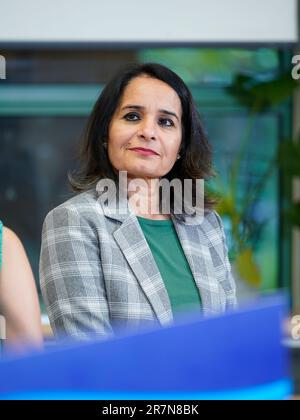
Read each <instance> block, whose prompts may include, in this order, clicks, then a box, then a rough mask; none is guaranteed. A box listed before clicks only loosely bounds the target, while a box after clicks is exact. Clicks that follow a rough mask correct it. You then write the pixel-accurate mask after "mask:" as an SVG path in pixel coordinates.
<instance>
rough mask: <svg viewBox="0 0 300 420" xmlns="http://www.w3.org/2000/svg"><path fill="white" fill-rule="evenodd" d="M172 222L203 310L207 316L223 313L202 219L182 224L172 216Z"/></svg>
mask: <svg viewBox="0 0 300 420" xmlns="http://www.w3.org/2000/svg"><path fill="white" fill-rule="evenodd" d="M172 220H173V223H174V226H175V229H176V232H177V235H178V238H179V240H180V243H181V246H182V249H183V251H184V253H185V256H186V258H187V261H188V263H189V265H190V268H191V271H192V273H193V276H194V279H195V282H196V285H197V287H198V289H199V292H200V296H201V302H202V310H203V313H204V314H205V315H211V314H217V313H220V312H222V309H223V308H222V302H221V298H220V288H219V284H218V280H217V278H216V273H215V269H214V266H213V262H212V257H211V253H210V250H209V246H208V242H207V237H206V235H205V228H204V226H203V225H204V223H205V221H203V220H202V218H201V219H200V218H198V219H197V218H195V220H194V222H191V219H189V221H188V222H187V223H185V222H180V221H178V220H177V218H176V217H174V216H173V215H172Z"/></svg>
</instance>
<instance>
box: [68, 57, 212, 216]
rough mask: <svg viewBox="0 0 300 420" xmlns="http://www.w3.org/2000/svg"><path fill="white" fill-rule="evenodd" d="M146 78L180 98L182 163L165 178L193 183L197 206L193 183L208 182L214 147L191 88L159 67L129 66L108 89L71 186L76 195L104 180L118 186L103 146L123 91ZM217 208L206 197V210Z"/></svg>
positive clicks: (86, 136)
mask: <svg viewBox="0 0 300 420" xmlns="http://www.w3.org/2000/svg"><path fill="white" fill-rule="evenodd" d="M144 75H146V76H149V77H151V78H154V79H158V80H161V81H162V82H164V83H166V84H167V85H169V86H170V87H171V88H172V89H174V90H175V92H176V93H177V95H178V96H179V98H180V102H181V107H182V120H181V123H182V142H181V148H180V155H181V159H179V160H177V161H176V162H175V164H174V166H173V168H172V169H171V171H170V172H169V173H168V174H166V175H165V176H164V177H163V178H165V179H168V180H169V181H170V182H171V181H172V180H173V179H176V178H177V179H180V180H181V181H182V183H183V181H184V179H191V180H192V183H193V194H192V195H193V205H194V203H195V201H196V196H195V194H196V186H195V182H194V181H195V180H197V179H204V180H208V179H209V178H210V177H211V176H212V175H213V170H212V151H211V147H210V144H209V142H208V140H207V137H206V134H205V132H204V129H203V126H202V123H201V119H200V116H199V114H198V111H197V109H196V105H195V103H194V100H193V97H192V95H191V92H190V91H189V89H188V87H187V86H186V84H185V83H184V81H183V80H182V79H181V78H180V77H179V76H178V75H177V74H176V73H174V72H173V71H172V70H170V69H169V68H167V67H165V66H163V65H161V64H157V63H144V64H134V65H129V66H126V67H125V68H123V69H122V70H121V71H119V72H118V73H117V74H116V75H115V77H113V79H112V80H111V81H110V82H109V83H108V84H107V85H106V86H105V88H104V89H103V91H102V92H101V94H100V96H99V98H98V100H97V102H96V103H95V105H94V108H93V110H92V113H91V115H90V117H89V119H88V122H87V126H86V130H85V134H84V137H83V141H82V145H81V150H80V160H81V168H80V169H79V171H78V172H77V173H74V174H72V175H69V182H70V184H71V187H72V189H73V191H75V192H83V191H86V190H88V189H91V188H93V187H95V185H96V184H97V182H98V181H99V180H100V179H103V178H109V179H112V180H113V181H115V183H116V185H118V174H117V173H116V171H115V170H114V168H113V167H112V165H111V163H110V160H109V158H108V154H107V150H106V148H105V147H104V146H103V143H104V142H107V139H108V130H109V126H110V122H111V120H112V117H113V115H114V113H115V111H116V109H117V107H118V105H119V102H120V100H121V97H122V94H123V92H124V89H125V88H126V86H127V85H128V84H129V82H130V81H131V80H132V79H134V78H136V77H138V76H144ZM170 197H171V203H170V204H171V205H170V207H171V211H172V210H174V197H173V196H172V192H171V196H170ZM172 200H173V201H172ZM214 204H215V200H214V199H213V198H212V197H209V196H208V195H207V194H205V196H204V207H205V209H206V210H209V209H211V208H212V207H213V205H214ZM183 208H184V206H183Z"/></svg>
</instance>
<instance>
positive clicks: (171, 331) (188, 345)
mask: <svg viewBox="0 0 300 420" xmlns="http://www.w3.org/2000/svg"><path fill="white" fill-rule="evenodd" d="M285 312H286V304H285V299H284V298H281V297H279V296H273V297H269V298H264V299H261V300H260V301H259V302H258V303H256V304H255V305H252V306H249V307H246V308H243V309H239V310H238V311H236V312H233V313H227V314H226V315H224V316H218V317H213V318H210V319H203V318H199V317H196V318H191V317H188V318H186V319H185V320H182V321H181V322H178V323H177V324H176V325H173V326H170V327H167V328H163V329H157V330H153V331H147V332H145V333H143V334H139V335H128V336H123V337H119V338H117V339H113V340H107V341H103V342H94V343H84V344H83V343H80V344H72V345H69V346H68V347H65V348H57V349H52V350H48V351H46V352H42V353H40V354H35V355H32V356H28V357H23V358H19V359H17V358H15V359H11V360H6V361H5V360H4V361H2V362H1V363H0V398H1V396H2V398H5V396H7V397H8V396H9V395H10V396H13V395H14V396H16V395H19V398H21V396H22V395H23V396H26V395H27V398H28V399H30V398H31V397H30V396H34V395H35V396H36V397H35V398H34V399H38V398H39V395H40V396H41V395H44V396H48V398H49V399H51V398H52V397H51V396H53V395H55V399H57V398H59V396H60V399H67V398H72V395H73V396H75V395H76V398H79V399H81V398H84V399H93V398H94V397H95V398H96V399H101V395H102V396H104V395H105V399H108V398H111V399H126V398H124V395H130V399H135V398H137V399H148V398H150V399H161V397H159V396H162V395H163V399H174V398H176V399H181V398H179V396H180V395H185V397H184V399H248V398H250V399H282V398H284V397H285V396H287V395H290V390H291V384H290V382H289V381H288V380H287V378H288V365H287V354H286V352H285V350H284V348H283V347H282V345H281V339H282V333H281V325H282V321H283V317H284V315H285ZM41 390H43V391H42V393H41ZM91 390H97V392H96V393H94V392H90V391H91ZM109 395H110V396H111V397H109ZM122 395H123V397H122ZM167 395H168V396H169V397H168V398H166V396H167ZM172 395H174V396H175V395H176V397H172ZM255 395H256V397H253V396H255ZM263 395H264V396H263ZM272 395H273V397H272ZM93 396H94V397H93ZM202 396H203V397H202ZM195 397H196V398H195ZM72 399H74V398H72Z"/></svg>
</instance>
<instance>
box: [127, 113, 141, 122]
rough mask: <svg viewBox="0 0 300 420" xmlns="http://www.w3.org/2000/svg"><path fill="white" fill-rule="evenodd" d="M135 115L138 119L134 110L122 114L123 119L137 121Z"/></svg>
mask: <svg viewBox="0 0 300 420" xmlns="http://www.w3.org/2000/svg"><path fill="white" fill-rule="evenodd" d="M135 117H137V119H139V115H138V114H135V113H134V112H130V113H129V114H126V115H125V116H124V118H125V120H127V121H137V119H135Z"/></svg>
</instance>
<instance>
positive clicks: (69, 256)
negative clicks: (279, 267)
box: [40, 188, 236, 339]
mask: <svg viewBox="0 0 300 420" xmlns="http://www.w3.org/2000/svg"><path fill="white" fill-rule="evenodd" d="M102 193H103V192H101V191H100V192H98V191H97V188H95V189H92V190H90V191H87V192H84V193H81V194H79V195H77V196H75V197H73V198H71V199H70V200H68V201H67V202H65V203H63V204H62V205H60V206H59V207H57V208H55V209H54V210H52V211H51V212H50V213H49V214H48V215H47V217H46V219H45V222H44V225H43V233H42V248H41V256H40V282H41V290H42V294H43V297H44V300H45V303H46V306H47V311H48V315H49V319H50V322H51V326H52V328H53V331H54V333H55V335H56V336H61V335H67V336H72V337H74V338H78V339H85V338H88V337H89V338H90V336H91V335H93V337H94V336H96V337H108V336H111V335H115V333H116V331H118V330H119V329H120V328H121V329H122V330H124V328H125V329H130V330H131V331H134V332H137V331H138V330H141V329H145V327H147V326H151V327H152V326H153V325H154V324H157V325H158V326H159V325H160V326H165V325H168V324H171V323H172V322H173V314H172V310H171V306H170V301H169V297H168V293H167V290H166V288H165V285H164V282H163V279H162V277H161V275H160V272H159V270H158V267H157V265H156V262H155V260H154V258H153V255H152V253H151V251H150V248H149V246H148V244H147V242H146V239H145V237H144V234H143V232H142V230H141V227H140V225H139V222H138V220H137V218H136V216H135V215H134V213H133V212H129V213H128V214H120V213H117V212H116V211H115V207H114V206H113V205H112V201H110V200H108V201H107V202H105V201H104V200H102V201H101V200H100V198H101V197H102ZM126 203H127V204H128V200H127V199H126ZM126 203H124V202H123V203H121V205H122V204H123V205H124V204H125V207H126V206H127V204H126ZM126 208H127V209H128V207H126ZM171 217H172V221H173V223H174V226H175V229H176V232H177V235H178V238H179V240H180V243H181V246H182V248H183V250H184V253H185V255H186V258H187V261H188V263H189V265H190V267H191V271H192V273H193V276H194V279H195V282H196V285H197V287H198V289H199V292H200V295H201V300H202V310H203V313H204V315H211V314H217V313H222V312H224V311H225V310H227V309H230V308H233V307H234V306H235V305H236V297H235V284H234V280H233V278H232V275H231V271H230V264H229V261H228V256H227V248H226V244H225V237H224V231H223V227H222V222H221V219H220V217H219V216H218V215H217V214H216V213H215V212H213V211H210V212H207V213H205V216H204V218H203V217H202V218H201V220H200V219H199V217H198V216H197V217H195V218H192V217H191V216H188V219H189V220H188V219H186V221H187V220H188V223H187V222H184V221H179V220H178V217H177V215H175V216H174V215H171Z"/></svg>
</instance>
